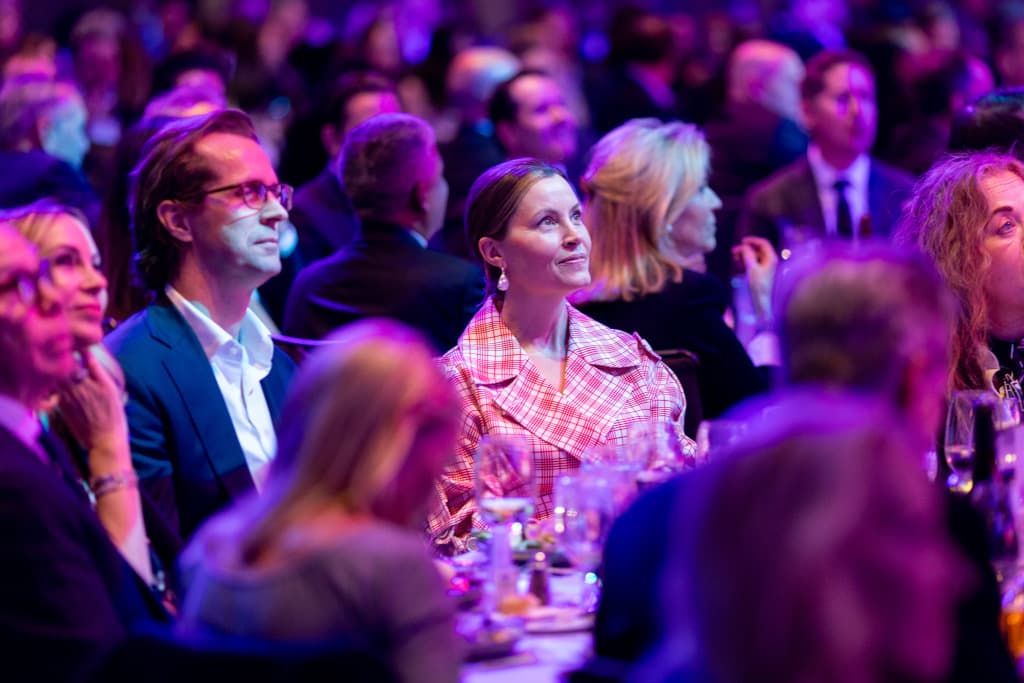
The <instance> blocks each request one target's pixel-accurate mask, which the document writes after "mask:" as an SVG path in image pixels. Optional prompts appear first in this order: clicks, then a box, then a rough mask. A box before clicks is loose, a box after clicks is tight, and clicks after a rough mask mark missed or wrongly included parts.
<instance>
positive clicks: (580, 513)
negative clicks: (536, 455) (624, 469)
mask: <svg viewBox="0 0 1024 683" xmlns="http://www.w3.org/2000/svg"><path fill="white" fill-rule="evenodd" d="M615 513H616V491H615V482H614V481H612V480H610V479H609V478H608V477H603V476H600V475H599V474H598V473H596V472H580V473H579V474H576V475H563V476H561V477H559V478H558V480H557V481H556V482H555V515H556V523H555V529H556V531H557V533H558V536H559V544H560V546H561V549H562V552H564V553H565V555H566V557H567V558H568V559H569V561H570V562H571V563H572V565H573V566H574V567H575V568H576V569H578V570H579V571H580V573H581V576H582V578H583V590H582V592H581V599H580V603H581V606H582V607H583V608H584V609H585V610H586V611H590V610H592V609H594V608H595V607H596V605H597V598H598V590H599V589H598V583H599V582H598V578H597V568H598V567H599V566H600V565H601V557H602V554H603V553H604V543H605V541H606V540H607V538H608V531H609V529H610V528H611V525H612V522H613V521H614V520H615Z"/></svg>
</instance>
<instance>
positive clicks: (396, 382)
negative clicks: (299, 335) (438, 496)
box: [242, 319, 458, 560]
mask: <svg viewBox="0 0 1024 683" xmlns="http://www.w3.org/2000/svg"><path fill="white" fill-rule="evenodd" d="M327 341H329V342H330V343H329V344H327V345H325V346H323V347H321V348H320V349H319V350H317V351H316V352H314V353H313V354H311V355H310V356H309V357H308V358H306V360H305V361H304V363H303V365H302V367H301V368H300V369H299V372H298V374H297V375H296V376H295V379H294V380H293V381H292V385H291V387H290V389H289V393H288V397H287V400H286V401H285V405H284V408H283V410H282V414H281V429H280V436H279V438H278V442H279V445H278V455H277V458H275V460H274V463H273V465H272V466H271V467H272V469H271V474H270V478H269V481H268V483H267V490H266V491H265V492H264V496H263V501H262V502H263V503H265V504H261V509H262V513H261V515H260V519H259V520H258V521H257V522H256V523H255V524H254V525H253V526H252V527H251V529H252V531H251V532H250V533H249V534H248V537H247V538H245V539H243V541H242V554H243V557H245V558H246V559H248V560H255V559H257V558H258V557H259V556H260V554H261V553H262V552H263V551H264V550H265V549H266V548H267V546H268V544H269V543H271V542H272V541H273V540H274V539H275V538H277V537H278V536H279V535H280V534H281V533H282V532H283V531H285V530H286V529H287V527H288V525H289V524H292V523H300V522H301V519H302V515H303V513H304V512H305V513H315V512H317V511H319V510H320V509H322V508H325V507H335V508H341V509H342V510H343V511H344V512H346V513H349V514H352V515H371V516H373V517H376V518H378V519H383V520H386V521H389V522H392V523H395V524H399V525H403V526H415V525H416V524H417V523H418V522H422V521H423V515H424V514H425V511H426V509H427V505H428V503H429V502H430V499H431V493H432V491H433V487H434V482H435V481H436V480H437V477H438V476H439V475H440V473H441V470H442V469H443V467H444V466H445V465H446V464H447V462H448V460H449V459H450V457H451V456H452V454H453V453H454V448H455V439H456V436H457V433H458V417H457V416H458V411H457V410H456V404H455V397H454V393H453V391H452V389H451V388H450V385H449V383H448V382H446V381H444V377H443V376H442V375H441V372H440V371H439V370H438V368H437V366H436V364H435V363H434V362H433V359H432V351H431V348H430V347H429V345H428V344H427V342H426V340H425V339H424V338H423V337H422V336H421V335H420V334H419V333H418V332H415V331H413V330H412V329H410V328H408V327H405V326H403V325H401V324H400V323H397V322H393V321H388V320H382V319H381V320H367V321H362V322H357V323H354V324H352V325H347V326H346V327H345V328H343V329H342V330H339V331H338V332H335V333H334V334H333V335H331V336H330V337H328V338H327Z"/></svg>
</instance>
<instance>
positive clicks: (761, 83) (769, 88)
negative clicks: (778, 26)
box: [704, 40, 807, 282]
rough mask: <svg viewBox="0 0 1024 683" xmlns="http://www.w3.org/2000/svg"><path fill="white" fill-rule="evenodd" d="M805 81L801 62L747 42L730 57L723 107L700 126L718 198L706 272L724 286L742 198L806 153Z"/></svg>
mask: <svg viewBox="0 0 1024 683" xmlns="http://www.w3.org/2000/svg"><path fill="white" fill-rule="evenodd" d="M803 78H804V65H803V62H802V61H800V57H799V56H798V55H797V54H796V52H794V51H793V50H791V49H790V48H788V47H786V46H785V45H781V44H779V43H773V42H771V41H768V40H747V41H744V42H742V43H740V44H739V45H738V46H737V47H736V49H735V50H733V52H732V54H731V55H730V56H729V61H728V63H727V65H726V71H725V82H726V87H725V106H724V108H723V110H722V112H721V113H720V114H718V115H717V116H714V117H712V118H711V119H710V120H709V121H708V122H707V125H706V126H704V134H705V136H707V140H708V144H709V145H711V149H712V150H714V154H715V163H714V164H713V166H712V168H711V173H710V180H709V183H710V185H711V187H713V188H715V192H716V193H717V194H718V195H719V196H720V197H721V198H722V209H721V210H720V211H719V212H718V234H719V236H720V239H719V240H718V246H717V247H716V248H715V251H714V252H712V253H711V254H709V255H708V269H709V271H710V272H711V273H713V274H714V275H715V276H716V277H717V278H718V279H719V280H721V281H722V282H728V279H729V276H730V275H731V274H732V257H731V253H730V247H731V246H732V244H733V242H734V241H735V239H734V238H735V234H736V220H737V218H739V213H740V209H741V208H742V205H743V195H744V193H745V192H746V191H747V190H748V189H750V186H751V185H753V184H754V183H756V182H758V181H761V180H764V179H765V178H767V177H768V176H769V175H771V174H772V173H774V172H775V171H777V170H779V169H780V168H782V167H783V166H785V165H787V164H789V163H792V162H794V161H796V160H797V159H799V158H800V157H802V156H803V155H804V154H805V153H806V152H807V133H806V132H805V131H804V129H803V126H802V120H803V113H802V112H801V110H800V82H801V81H802V80H803Z"/></svg>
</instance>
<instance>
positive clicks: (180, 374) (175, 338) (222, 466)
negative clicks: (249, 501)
mask: <svg viewBox="0 0 1024 683" xmlns="http://www.w3.org/2000/svg"><path fill="white" fill-rule="evenodd" d="M150 313H151V315H150V317H149V328H150V334H152V336H153V338H154V339H156V340H157V341H159V342H160V343H162V344H164V345H165V346H167V347H168V348H170V349H171V350H172V352H171V353H168V354H165V355H164V357H163V358H162V360H161V362H162V364H163V366H164V369H165V370H166V371H167V374H168V376H169V378H170V380H171V382H172V383H173V384H174V385H175V387H176V388H177V390H178V394H179V395H180V396H181V399H182V401H181V402H182V409H183V411H184V412H185V414H187V416H188V419H189V420H190V421H191V423H192V426H193V428H194V429H195V433H196V438H197V439H198V440H199V441H200V442H201V443H202V444H203V452H204V453H205V455H206V458H207V460H209V462H210V466H211V467H212V468H213V471H214V472H215V473H216V474H217V477H218V479H220V482H221V484H222V485H223V486H224V488H225V489H226V490H227V491H228V493H229V494H230V496H231V497H232V498H238V497H240V496H242V495H245V494H246V493H248V492H249V491H252V490H253V489H254V488H255V485H254V484H253V481H252V475H250V474H249V466H248V465H247V464H246V462H245V456H244V455H243V454H242V447H241V446H240V445H239V443H238V436H237V435H236V434H235V429H234V425H233V424H232V422H231V415H230V414H229V413H228V409H227V406H225V405H224V399H223V397H222V396H221V393H220V387H219V386H217V380H216V379H215V378H214V376H213V369H212V368H211V367H210V361H209V359H208V358H207V357H206V354H205V353H204V352H203V349H202V347H201V346H200V345H199V340H198V339H197V338H196V335H195V333H194V332H193V331H192V329H191V328H190V327H189V326H188V323H187V322H185V320H184V318H182V317H181V315H180V314H179V313H178V311H177V310H175V308H174V306H172V305H171V304H170V303H169V302H168V303H166V305H157V306H153V307H152V308H151V309H150ZM269 377H270V376H269V375H268V379H269ZM272 414H273V413H272ZM172 418H173V416H172Z"/></svg>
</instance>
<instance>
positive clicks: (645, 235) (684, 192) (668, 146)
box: [581, 119, 721, 300]
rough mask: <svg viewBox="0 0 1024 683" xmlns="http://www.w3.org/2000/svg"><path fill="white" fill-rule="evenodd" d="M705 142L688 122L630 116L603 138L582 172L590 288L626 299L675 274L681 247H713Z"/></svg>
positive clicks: (685, 251) (713, 203)
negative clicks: (589, 242) (589, 235)
mask: <svg viewBox="0 0 1024 683" xmlns="http://www.w3.org/2000/svg"><path fill="white" fill-rule="evenodd" d="M709 155H710V149H709V147H708V144H707V142H705V140H704V136H703V135H701V133H700V131H699V130H697V128H696V127H695V126H693V125H691V124H688V123H679V122H673V123H662V122H661V121H658V120H657V119H634V120H632V121H629V122H627V123H625V124H623V125H621V126H619V127H618V128H616V129H615V130H613V131H612V132H610V133H608V134H607V135H605V136H604V137H603V138H601V140H600V141H598V143H597V144H596V145H594V148H593V150H592V152H591V160H590V164H589V165H588V166H587V170H586V171H585V172H584V174H583V180H582V183H581V185H582V188H583V193H584V197H585V199H586V204H587V206H586V222H587V226H588V227H589V228H590V230H591V233H592V237H593V241H594V250H593V254H592V257H591V272H592V274H593V276H594V290H595V291H594V295H595V296H596V297H598V298H611V299H618V298H624V299H626V300H629V299H632V298H633V297H634V296H642V295H644V294H648V293H650V292H656V291H659V290H661V289H662V288H663V287H664V285H665V284H666V282H668V281H669V280H676V281H677V280H679V278H680V277H682V269H681V267H680V266H679V265H678V264H677V261H678V260H679V259H678V256H679V255H680V254H689V253H694V252H697V253H707V252H709V251H711V250H712V249H714V247H715V218H714V210H715V209H716V208H718V207H719V206H721V203H720V202H719V201H718V197H717V195H715V193H714V191H712V190H711V189H710V188H708V187H707V177H708V160H709Z"/></svg>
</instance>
